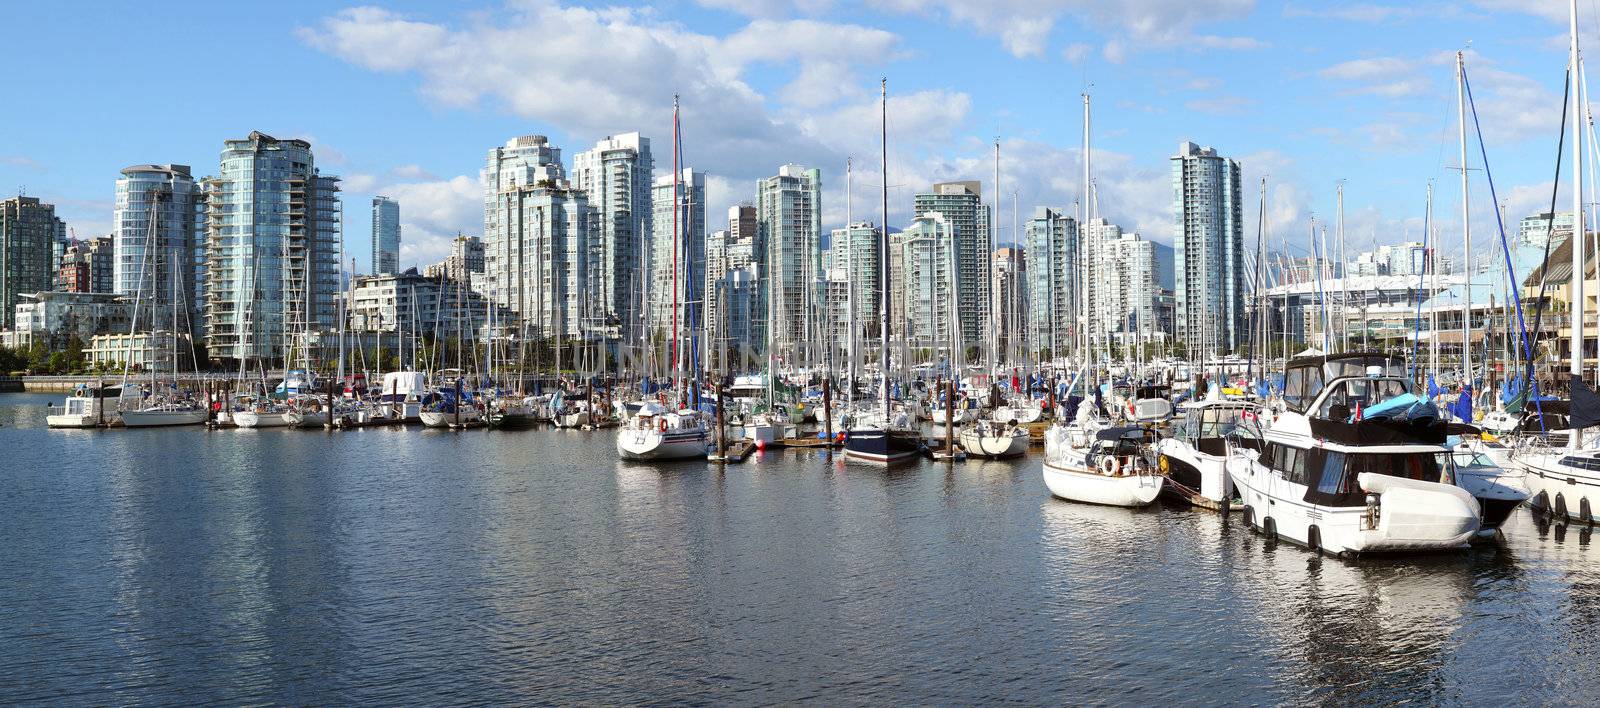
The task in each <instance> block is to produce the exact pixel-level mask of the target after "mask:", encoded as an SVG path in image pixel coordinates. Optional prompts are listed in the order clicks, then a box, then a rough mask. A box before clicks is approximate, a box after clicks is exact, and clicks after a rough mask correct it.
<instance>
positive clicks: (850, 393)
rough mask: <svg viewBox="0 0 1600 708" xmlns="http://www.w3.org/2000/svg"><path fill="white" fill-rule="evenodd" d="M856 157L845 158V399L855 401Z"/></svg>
mask: <svg viewBox="0 0 1600 708" xmlns="http://www.w3.org/2000/svg"><path fill="white" fill-rule="evenodd" d="M854 170H855V159H854V158H848V157H847V158H845V160H844V262H845V266H844V288H845V292H844V303H845V304H844V309H845V328H846V330H847V331H846V333H845V339H844V346H845V351H846V356H848V357H849V363H848V364H847V365H846V366H847V368H846V370H847V372H848V373H847V375H846V376H845V380H846V381H847V382H848V384H847V386H848V390H847V391H846V392H845V400H847V401H850V402H852V403H853V402H854V401H855V392H856V237H855V225H854V224H853V223H852V222H851V220H850V187H851V180H852V178H853V176H854Z"/></svg>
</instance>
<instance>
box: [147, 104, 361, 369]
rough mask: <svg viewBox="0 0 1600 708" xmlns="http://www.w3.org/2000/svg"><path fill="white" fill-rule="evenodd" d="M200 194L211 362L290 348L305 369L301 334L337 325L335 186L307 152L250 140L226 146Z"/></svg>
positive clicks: (298, 144) (294, 145) (291, 144)
mask: <svg viewBox="0 0 1600 708" xmlns="http://www.w3.org/2000/svg"><path fill="white" fill-rule="evenodd" d="M203 188H204V199H205V214H206V220H205V225H206V233H205V254H204V255H205V268H204V272H205V285H204V286H203V290H204V296H205V326H206V332H205V336H206V343H207V346H208V347H209V348H210V355H211V357H212V358H214V359H234V360H238V359H263V358H276V357H282V356H288V355H289V354H290V352H291V349H292V351H293V357H292V358H293V359H295V360H294V361H290V362H289V363H291V364H302V363H303V361H300V360H299V357H300V356H302V355H303V354H304V352H305V351H306V350H307V348H308V346H309V344H310V342H309V341H308V337H307V335H309V334H310V333H311V332H313V331H316V330H329V329H332V328H333V327H334V326H336V324H337V322H336V319H337V318H336V303H337V300H336V298H337V295H338V292H339V290H340V288H339V279H340V276H339V272H340V271H339V245H340V242H341V239H342V237H341V227H342V225H341V223H340V210H339V178H338V177H333V176H328V175H323V174H321V173H320V172H318V170H317V168H316V163H315V161H314V160H313V157H312V153H311V143H308V142H306V141H304V140H295V139H290V140H279V139H277V138H274V137H272V136H270V135H266V134H264V133H261V132H254V131H253V132H251V133H250V135H249V136H248V137H246V138H244V139H241V140H227V141H224V142H223V146H222V156H221V171H220V174H219V175H218V176H217V177H210V178H207V179H206V180H205V181H204V187H203ZM121 258H122V256H121V255H119V256H118V259H119V260H120V259H121Z"/></svg>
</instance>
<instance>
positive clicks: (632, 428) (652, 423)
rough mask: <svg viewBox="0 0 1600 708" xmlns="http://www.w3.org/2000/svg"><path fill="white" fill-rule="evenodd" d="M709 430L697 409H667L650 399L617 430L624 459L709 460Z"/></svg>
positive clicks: (618, 451) (619, 451) (619, 449)
mask: <svg viewBox="0 0 1600 708" xmlns="http://www.w3.org/2000/svg"><path fill="white" fill-rule="evenodd" d="M708 440H709V433H708V430H707V428H706V425H705V423H704V422H703V421H702V420H701V419H700V416H699V415H698V414H696V413H694V412H693V411H688V410H679V411H674V412H668V411H666V410H665V409H664V408H663V407H662V406H661V404H659V403H656V402H654V401H647V402H646V403H645V404H644V405H643V406H640V407H639V412H638V413H636V414H635V415H634V416H633V417H632V418H630V419H628V422H627V423H625V424H624V425H623V426H622V427H620V428H618V429H617V454H618V455H619V456H621V457H622V459H624V460H688V459H705V456H706V452H707V442H708Z"/></svg>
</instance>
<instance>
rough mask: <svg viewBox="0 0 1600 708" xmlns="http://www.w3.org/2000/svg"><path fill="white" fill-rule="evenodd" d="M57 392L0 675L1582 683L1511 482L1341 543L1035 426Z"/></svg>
mask: <svg viewBox="0 0 1600 708" xmlns="http://www.w3.org/2000/svg"><path fill="white" fill-rule="evenodd" d="M52 400H54V399H53V397H52V396H47V395H40V394H7V395H4V396H0V443H3V444H4V445H5V446H6V447H7V449H8V450H12V451H13V452H12V462H13V463H14V464H8V465H7V466H6V469H7V473H6V477H7V485H6V486H7V490H8V491H7V494H5V495H3V496H0V529H3V530H4V533H5V536H6V538H7V539H9V540H10V541H9V542H8V543H7V544H5V546H4V550H0V561H3V562H0V586H4V587H6V588H7V589H8V590H7V602H6V603H5V604H4V606H3V608H0V613H3V616H4V621H3V622H0V627H5V628H6V629H5V630H4V633H5V641H3V642H0V661H4V662H5V663H6V665H9V666H13V667H25V670H24V672H23V673H22V674H17V673H13V674H10V678H9V679H8V680H7V682H6V684H5V687H4V689H3V692H4V695H5V696H6V697H7V698H8V699H10V700H13V701H17V702H36V701H44V702H61V701H70V702H89V703H121V704H125V703H135V702H174V701H178V702H221V703H244V702H295V703H305V702H311V703H350V702H369V703H397V702H424V703H432V702H524V701H529V700H535V701H537V700H539V699H540V698H548V699H554V698H555V697H557V696H560V697H561V699H562V700H572V701H581V702H604V703H625V702H639V701H659V700H668V701H683V702H698V701H710V702H730V701H731V702H751V703H756V702H761V703H782V702H795V701H803V700H806V699H808V698H812V697H814V696H815V695H816V693H817V692H818V691H825V692H827V693H828V694H829V695H830V696H833V697H834V698H836V699H837V700H843V701H861V702H886V701H913V702H940V703H977V702H987V701H989V700H993V699H994V698H995V697H997V696H1005V697H1007V698H1009V699H1011V700H1015V701H1020V702H1027V703H1080V702H1121V701H1128V700H1134V701H1137V702H1141V703H1148V702H1167V701H1184V700H1187V699H1190V698H1192V697H1194V696H1196V695H1233V696H1250V697H1251V698H1250V702H1260V703H1307V702H1334V703H1392V702H1399V701H1422V702H1430V703H1439V702H1447V703H1448V702H1469V703H1551V702H1554V703H1562V702H1567V700H1569V699H1570V698H1571V697H1573V696H1581V695H1593V694H1595V693H1596V692H1600V684H1597V681H1600V679H1597V678H1596V674H1595V673H1594V671H1593V670H1592V667H1593V666H1594V664H1595V661H1596V660H1597V659H1600V656H1597V653H1596V651H1595V650H1594V649H1592V648H1591V647H1590V645H1589V644H1588V643H1587V642H1585V641H1583V639H1582V638H1583V637H1585V636H1588V635H1590V634H1592V633H1593V632H1594V631H1595V630H1596V629H1597V627H1596V619H1595V618H1596V617H1600V609H1597V608H1596V607H1595V603H1597V602H1600V599H1597V595H1596V594H1595V591H1594V589H1595V588H1596V587H1600V571H1597V570H1596V568H1600V564H1597V563H1595V558H1594V553H1595V547H1594V543H1593V540H1592V536H1593V530H1592V529H1591V528H1590V527H1588V526H1584V525H1579V524H1572V525H1567V524H1561V523H1551V522H1550V521H1548V520H1546V519H1545V518H1544V517H1542V516H1539V515H1536V514H1534V513H1532V512H1530V511H1529V510H1528V509H1527V507H1522V508H1519V509H1517V510H1515V511H1514V512H1513V513H1512V515H1511V517H1510V518H1509V520H1508V521H1507V523H1506V526H1505V533H1504V536H1503V539H1502V540H1501V541H1500V542H1499V543H1495V544H1489V545H1476V546H1473V547H1472V548H1471V549H1468V550H1463V551H1461V552H1457V553H1450V554H1445V555H1429V556H1410V557H1401V558H1385V559H1378V560H1359V561H1346V560H1340V559H1336V558H1332V557H1328V556H1320V555H1316V554H1311V553H1308V552H1306V551H1305V550H1303V549H1301V548H1299V547H1296V546H1293V545H1291V544H1288V543H1285V542H1278V543H1273V542H1271V541H1270V540H1268V539H1266V538H1265V537H1263V536H1261V535H1260V534H1257V533H1254V532H1252V531H1251V530H1250V529H1249V528H1248V527H1247V526H1246V525H1245V524H1244V522H1243V518H1242V515H1241V514H1238V513H1234V514H1230V515H1227V516H1224V515H1221V514H1217V513H1212V512H1205V511H1191V510H1189V509H1187V508H1186V507H1184V506H1179V505H1171V504H1168V503H1166V502H1158V503H1156V504H1154V505H1152V506H1150V507H1147V508H1144V509H1119V508H1111V507H1102V506H1094V505H1085V504H1076V503H1071V502H1065V501H1061V500H1057V499H1053V498H1052V497H1051V495H1050V493H1049V491H1048V489H1046V487H1045V484H1044V480H1043V478H1042V475H1041V471H1042V464H1043V460H1042V459H1041V458H1040V456H1039V454H1038V453H1037V452H1035V453H1031V454H1029V455H1028V456H1026V457H1022V458H1017V459H1013V460H969V461H968V462H965V463H958V464H944V463H934V462H929V461H920V462H914V463H912V464H909V465H906V466H900V467H895V468H892V469H891V470H889V471H887V472H886V471H884V470H882V469H877V468H873V467H870V466H861V465H856V464H854V463H849V462H846V461H844V460H843V459H842V455H841V454H840V453H838V452H834V453H832V454H830V453H829V452H827V451H824V450H794V449H789V450H783V451H768V452H754V453H752V454H751V456H750V457H749V459H748V460H747V461H746V462H745V463H743V464H739V465H728V466H725V467H724V466H721V465H708V464H706V463H704V462H678V463H633V462H626V461H621V460H618V459H616V457H615V455H614V453H613V451H612V439H613V438H612V435H611V434H610V433H607V432H606V431H595V432H584V431H577V430H562V429H556V428H554V427H539V428H535V429H532V430H527V431H520V432H505V433H502V432H499V431H495V430H490V429H478V430H468V431H462V432H450V431H448V430H433V429H423V428H420V427H378V428H363V429H357V430H351V431H344V432H339V431H327V432H314V431H295V430H289V429H260V430H244V429H239V430H217V431H207V430H205V429H204V428H203V427H191V428H162V429H139V430H135V429H127V430H107V431H98V432H96V431H73V430H50V429H47V428H46V427H45V425H44V420H43V417H44V415H45V413H46V411H47V409H46V403H47V402H50V401H52ZM612 432H613V433H614V431H612ZM152 448H159V449H161V450H163V455H164V457H163V458H162V459H163V460H164V462H162V463H160V464H155V463H154V461H153V460H152V458H150V457H149V455H148V450H150V449H152ZM1063 665H1071V666H1075V667H1078V668H1077V670H1072V671H1063V670H1060V669H1061V667H1062V666H1063ZM129 667H138V668H137V669H136V670H130V669H129ZM1486 676H1493V679H1492V680H1486V679H1485V677H1486ZM23 677H25V678H23Z"/></svg>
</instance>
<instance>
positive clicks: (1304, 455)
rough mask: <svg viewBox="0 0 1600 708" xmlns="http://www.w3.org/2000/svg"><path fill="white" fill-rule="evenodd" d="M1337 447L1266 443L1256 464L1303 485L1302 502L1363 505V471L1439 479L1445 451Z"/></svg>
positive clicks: (1445, 464) (1445, 461) (1446, 461)
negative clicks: (1304, 489)
mask: <svg viewBox="0 0 1600 708" xmlns="http://www.w3.org/2000/svg"><path fill="white" fill-rule="evenodd" d="M1342 447H1343V446H1330V445H1322V446H1319V447H1313V448H1309V449H1307V448H1299V447H1295V446H1293V445H1287V444H1284V443H1280V442H1268V443H1267V444H1266V447H1265V449H1264V450H1263V451H1262V453H1261V458H1260V463H1261V464H1262V465H1265V466H1267V467H1269V468H1271V469H1272V470H1273V471H1274V472H1276V473H1277V474H1278V475H1279V476H1280V477H1281V478H1282V479H1283V480H1284V481H1286V482H1290V483H1292V484H1300V485H1304V486H1305V487H1306V492H1305V497H1304V501H1305V502H1307V503H1309V504H1320V505H1322V506H1365V505H1366V503H1367V493H1366V492H1364V491H1362V489H1361V484H1360V481H1359V477H1360V475H1361V474H1363V473H1372V474H1381V475H1388V476H1391V477H1399V478H1402V479H1411V480H1416V481H1421V482H1439V481H1440V480H1441V479H1442V478H1443V473H1444V470H1445V469H1447V468H1448V465H1449V456H1450V453H1449V452H1448V451H1445V450H1442V449H1432V448H1417V447H1411V448H1406V447H1387V446H1385V447H1366V448H1350V449H1341V448H1342Z"/></svg>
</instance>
